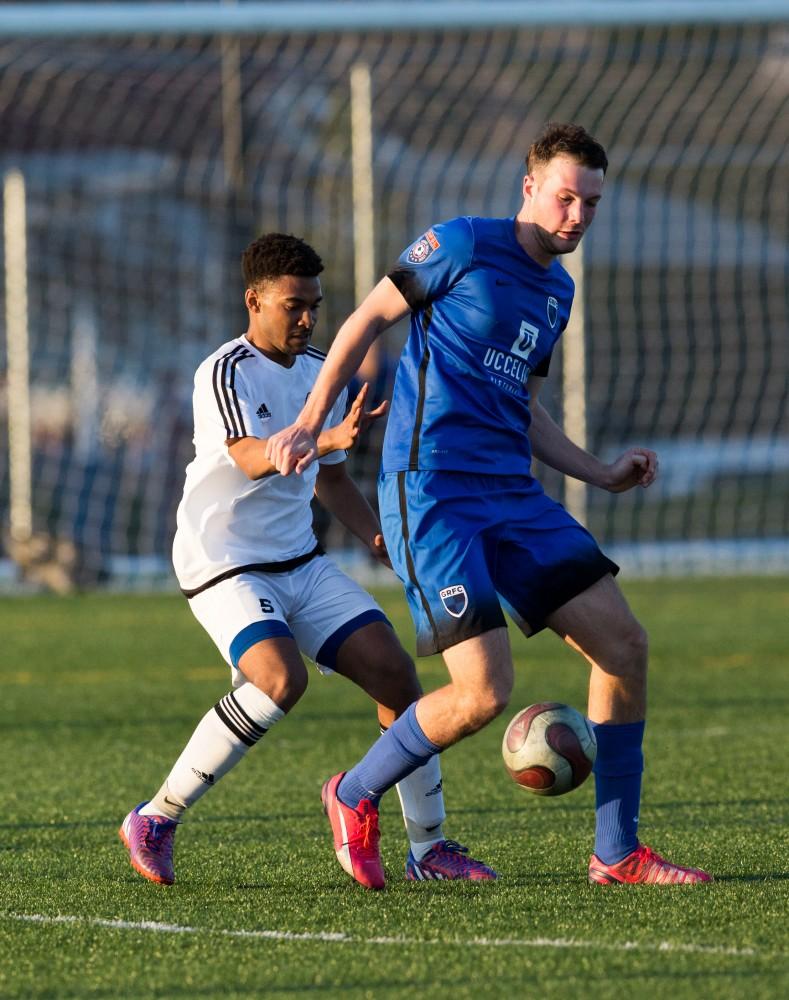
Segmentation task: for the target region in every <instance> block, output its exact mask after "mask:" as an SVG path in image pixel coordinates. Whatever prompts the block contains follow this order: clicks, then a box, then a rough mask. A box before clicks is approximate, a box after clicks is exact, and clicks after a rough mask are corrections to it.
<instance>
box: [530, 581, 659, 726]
mask: <svg viewBox="0 0 789 1000" xmlns="http://www.w3.org/2000/svg"><path fill="white" fill-rule="evenodd" d="M547 624H548V626H549V627H550V628H551V629H553V631H554V632H556V633H557V635H559V636H561V638H562V639H564V641H565V642H566V643H567V644H568V645H570V646H572V648H573V649H576V650H577V651H578V652H579V653H581V655H582V656H584V657H585V658H586V660H587V661H588V662H589V664H590V666H591V674H590V677H589V706H588V709H589V718H590V720H591V721H592V722H596V723H628V722H639V721H641V720H642V719H644V718H645V716H646V704H647V656H648V640H647V634H646V632H645V631H644V629H643V627H642V626H641V625H640V624H639V622H638V620H637V619H636V617H635V616H634V615H633V612H632V611H631V610H630V607H629V606H628V604H627V601H626V600H625V598H624V595H623V594H622V591H621V590H620V589H619V587H618V586H617V584H616V582H615V580H614V578H613V577H612V576H610V575H609V576H604V577H603V578H602V579H601V580H598V581H597V583H595V584H593V585H592V586H591V587H589V588H588V589H587V590H585V591H584V592H583V593H581V594H579V595H578V596H577V597H574V598H573V599H572V600H571V601H568V602H567V604H565V605H564V606H563V607H561V608H559V609H558V610H557V611H555V612H554V613H553V614H551V615H549V616H548V618H547Z"/></svg>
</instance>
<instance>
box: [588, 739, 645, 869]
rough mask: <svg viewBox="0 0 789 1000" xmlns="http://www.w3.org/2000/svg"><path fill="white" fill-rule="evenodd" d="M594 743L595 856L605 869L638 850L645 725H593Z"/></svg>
mask: <svg viewBox="0 0 789 1000" xmlns="http://www.w3.org/2000/svg"><path fill="white" fill-rule="evenodd" d="M592 729H593V730H594V734H595V737H596V739H597V759H596V760H595V764H594V778H595V798H596V807H595V816H596V826H595V841H594V852H595V854H596V855H597V857H598V858H600V860H601V861H602V862H603V863H604V864H606V865H613V864H616V862H617V861H621V860H622V858H624V857H626V856H627V855H628V854H630V853H631V851H634V850H635V849H636V848H637V847H638V808H639V805H640V802H641V773H642V771H643V770H644V755H643V753H642V752H641V744H642V742H643V740H644V723H643V722H628V723H626V724H624V725H609V724H598V723H594V722H593V723H592Z"/></svg>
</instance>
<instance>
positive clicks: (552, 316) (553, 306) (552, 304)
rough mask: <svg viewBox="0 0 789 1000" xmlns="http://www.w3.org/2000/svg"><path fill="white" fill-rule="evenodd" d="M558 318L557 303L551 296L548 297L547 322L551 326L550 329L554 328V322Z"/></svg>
mask: <svg viewBox="0 0 789 1000" xmlns="http://www.w3.org/2000/svg"><path fill="white" fill-rule="evenodd" d="M558 318H559V303H558V302H557V301H556V299H555V298H554V297H553V296H552V295H549V296H548V322H549V323H550V324H551V329H553V328H554V327H555V326H556V320H557V319H558Z"/></svg>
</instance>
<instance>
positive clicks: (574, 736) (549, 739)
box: [501, 701, 597, 795]
mask: <svg viewBox="0 0 789 1000" xmlns="http://www.w3.org/2000/svg"><path fill="white" fill-rule="evenodd" d="M501 753H502V756H503V757H504V766H505V767H506V768H507V771H508V773H509V775H510V777H511V778H512V780H513V781H516V782H517V783H518V784H519V785H520V786H521V788H525V789H527V790H528V791H530V792H534V794H535V795H564V793H565V792H571V791H572V790H573V789H574V788H577V787H578V786H579V785H580V784H582V783H583V782H584V781H585V780H586V779H587V778H588V777H589V773H590V771H591V770H592V765H593V764H594V760H595V757H596V756H597V741H596V740H595V737H594V733H593V732H592V727H591V726H590V724H589V721H588V719H585V718H584V717H583V715H581V713H580V712H576V710H575V709H574V708H570V706H569V705H561V704H559V703H558V702H555V701H544V702H540V703H539V704H538V705H529V707H528V708H524V709H523V710H522V711H520V712H518V714H517V715H516V716H515V718H514V719H513V720H512V721H511V722H510V724H509V725H508V726H507V731H506V732H505V733H504V739H503V741H502V744H501Z"/></svg>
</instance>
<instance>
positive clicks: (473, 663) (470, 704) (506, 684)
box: [416, 628, 514, 748]
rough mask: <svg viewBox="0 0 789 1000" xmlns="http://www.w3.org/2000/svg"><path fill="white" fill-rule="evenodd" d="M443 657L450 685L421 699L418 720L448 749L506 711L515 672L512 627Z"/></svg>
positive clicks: (457, 647)
mask: <svg viewBox="0 0 789 1000" xmlns="http://www.w3.org/2000/svg"><path fill="white" fill-rule="evenodd" d="M442 655H443V657H444V663H445V664H446V665H447V670H448V671H449V676H450V682H449V684H447V685H445V686H444V687H442V688H438V690H436V691H431V692H430V694H427V695H425V696H424V697H423V698H421V699H420V700H419V703H418V705H417V709H416V716H417V719H418V720H419V723H420V725H421V726H422V728H423V730H424V731H425V735H426V736H427V737H428V738H429V739H431V740H432V741H433V742H434V743H437V744H438V745H439V746H441V747H442V748H446V747H449V746H451V745H452V744H453V743H457V742H458V740H461V739H463V737H465V736H470V735H471V734H472V733H476V732H477V731H478V730H479V729H482V727H483V726H486V725H487V724H488V723H489V722H491V721H492V720H493V719H495V718H496V716H498V715H500V714H501V713H502V712H503V711H504V709H505V708H506V707H507V705H508V703H509V700H510V695H511V694H512V685H513V680H514V670H513V665H512V650H511V649H510V640H509V636H508V634H507V629H506V628H495V629H491V630H490V631H489V632H483V633H482V635H477V636H474V637H473V638H471V639H464V640H463V642H459V643H457V645H455V646H450V647H449V649H445V650H444V652H443V654H442Z"/></svg>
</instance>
